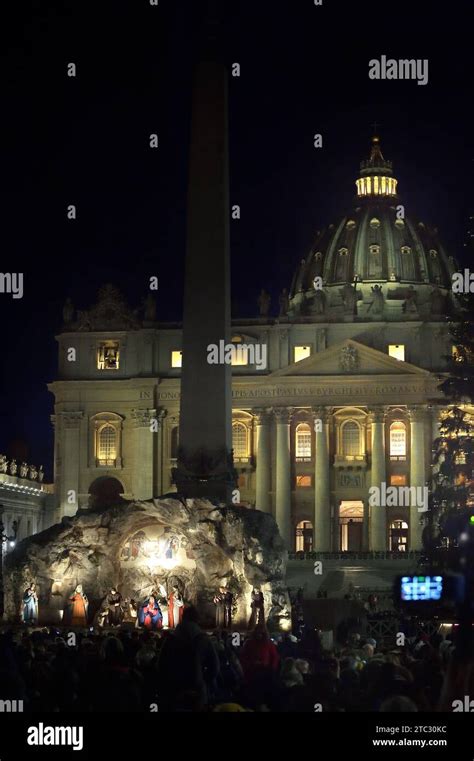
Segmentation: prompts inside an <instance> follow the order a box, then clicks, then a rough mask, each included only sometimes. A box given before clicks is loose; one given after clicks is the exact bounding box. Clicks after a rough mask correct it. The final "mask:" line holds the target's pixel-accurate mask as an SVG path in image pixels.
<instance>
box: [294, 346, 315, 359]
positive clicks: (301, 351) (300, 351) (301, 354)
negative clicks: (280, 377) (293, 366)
mask: <svg viewBox="0 0 474 761" xmlns="http://www.w3.org/2000/svg"><path fill="white" fill-rule="evenodd" d="M293 353H294V361H295V362H301V360H302V359H306V357H309V356H310V354H311V346H295V347H294V349H293Z"/></svg>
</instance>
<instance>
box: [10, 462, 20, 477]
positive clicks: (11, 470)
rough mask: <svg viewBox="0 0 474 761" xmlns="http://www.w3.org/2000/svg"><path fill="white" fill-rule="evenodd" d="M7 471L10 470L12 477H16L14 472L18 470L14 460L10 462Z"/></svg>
mask: <svg viewBox="0 0 474 761" xmlns="http://www.w3.org/2000/svg"><path fill="white" fill-rule="evenodd" d="M9 470H10V474H11V475H12V476H15V475H16V472H17V470H18V465H17V464H16V460H15V459H13V460H11V462H10V467H9Z"/></svg>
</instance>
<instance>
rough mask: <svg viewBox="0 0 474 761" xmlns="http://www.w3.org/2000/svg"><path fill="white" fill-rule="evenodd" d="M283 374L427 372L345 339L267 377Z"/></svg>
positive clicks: (413, 373) (427, 373) (412, 373)
mask: <svg viewBox="0 0 474 761" xmlns="http://www.w3.org/2000/svg"><path fill="white" fill-rule="evenodd" d="M285 375H291V376H295V375H418V376H419V375H422V376H429V375H430V373H429V371H428V370H424V369H422V368H421V367H417V366H416V365H412V364H410V362H402V361H400V360H398V359H394V358H393V357H390V356H389V355H388V354H384V353H383V352H381V351H379V350H378V349H372V348H371V347H370V346H364V344H361V343H358V342H357V341H353V340H352V339H351V338H347V339H346V340H345V341H342V342H341V343H339V344H336V345H335V346H331V347H330V348H329V349H324V351H320V352H318V353H317V354H312V355H311V356H310V357H307V358H306V359H302V360H300V361H299V362H293V364H291V365H289V366H288V367H284V368H282V369H281V370H276V371H275V372H274V373H272V374H271V376H270V377H281V376H285Z"/></svg>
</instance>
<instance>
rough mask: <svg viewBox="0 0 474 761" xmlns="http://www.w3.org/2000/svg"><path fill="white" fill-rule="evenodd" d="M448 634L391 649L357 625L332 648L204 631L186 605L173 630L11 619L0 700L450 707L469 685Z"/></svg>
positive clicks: (75, 706)
mask: <svg viewBox="0 0 474 761" xmlns="http://www.w3.org/2000/svg"><path fill="white" fill-rule="evenodd" d="M473 677H474V669H473V668H472V662H471V663H469V664H466V663H462V659H460V658H456V652H455V647H454V645H453V643H452V641H451V640H450V639H449V638H448V639H443V638H442V637H440V636H439V635H434V636H432V637H431V638H430V637H428V636H427V635H426V634H422V633H419V634H416V633H415V634H413V636H411V637H410V638H409V640H407V642H406V644H405V646H404V647H398V648H395V649H387V648H382V647H379V646H378V643H377V642H375V640H373V639H370V638H364V637H363V636H361V635H360V634H359V633H357V632H348V634H347V637H346V641H345V642H344V643H343V644H341V645H340V646H338V647H335V648H333V649H331V650H330V651H328V650H325V649H324V648H323V646H322V641H321V637H320V635H319V633H318V632H317V631H316V630H315V629H310V628H306V629H305V628H304V627H303V629H302V631H301V632H300V636H298V637H297V636H295V635H293V634H290V633H285V634H279V635H275V636H273V637H271V636H270V634H269V633H268V631H267V629H266V627H265V624H264V623H258V624H257V625H256V626H255V628H254V629H253V631H250V632H248V634H247V635H245V637H244V636H243V635H240V634H236V633H232V632H228V631H226V630H223V629H221V630H216V631H215V632H213V633H211V634H208V633H206V632H205V631H204V630H203V629H202V627H201V626H200V623H199V615H198V612H197V610H196V609H195V608H194V607H192V606H189V607H186V609H185V610H184V613H183V618H182V621H181V623H180V624H179V625H178V626H177V628H176V629H175V630H172V631H171V630H170V631H160V632H155V631H147V630H138V629H135V628H126V627H123V628H120V629H118V630H114V631H109V632H106V631H99V630H94V631H83V632H76V633H74V634H73V636H72V637H71V632H70V631H69V632H68V631H67V630H64V631H60V630H57V629H50V628H28V627H24V628H23V629H18V628H16V629H5V630H4V631H3V632H2V634H1V635H0V699H1V700H23V701H24V710H25V711H60V712H82V711H84V712H89V711H93V712H103V711H107V712H117V711H119V712H120V711H124V712H129V711H138V712H140V711H153V710H158V711H160V712H163V711H181V712H183V711H185V712H190V711H191V712H194V711H271V712H311V713H313V712H320V711H322V712H325V711H331V712H338V711H346V712H356V711H359V712H360V711H382V712H384V711H400V712H415V711H436V710H446V711H451V710H453V709H452V703H453V700H454V699H455V698H457V697H459V696H461V697H462V696H464V695H469V694H473V695H474V689H472V688H474V683H473V684H472V687H471V692H469V686H470V685H469V681H470V680H472V681H473V682H474V679H473Z"/></svg>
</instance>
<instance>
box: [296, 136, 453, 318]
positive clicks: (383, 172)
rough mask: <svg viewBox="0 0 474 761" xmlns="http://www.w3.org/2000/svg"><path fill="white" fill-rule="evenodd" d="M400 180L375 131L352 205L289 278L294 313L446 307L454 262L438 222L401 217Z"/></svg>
mask: <svg viewBox="0 0 474 761" xmlns="http://www.w3.org/2000/svg"><path fill="white" fill-rule="evenodd" d="M397 183H398V181H397V179H396V178H395V177H394V176H393V169H392V164H391V162H390V161H386V160H385V159H384V157H383V155H382V151H381V147H380V140H379V138H378V137H377V136H375V137H373V138H372V147H371V153H370V158H369V159H368V160H367V161H362V162H361V165H360V175H359V177H358V179H357V180H356V190H357V195H356V197H355V202H354V208H353V210H352V211H351V212H350V213H349V214H347V215H346V216H344V217H343V218H342V219H341V220H340V222H338V224H336V225H334V224H332V225H329V227H328V228H326V229H324V230H323V231H322V232H318V233H317V236H316V240H315V242H314V245H313V247H312V248H311V250H310V252H309V254H308V256H307V257H306V258H305V259H303V260H302V261H301V263H300V265H299V267H298V269H297V271H296V273H295V275H294V277H293V282H292V285H291V289H290V314H291V315H292V316H297V315H301V316H304V315H308V316H312V317H319V318H321V320H324V319H326V320H328V319H329V320H337V319H339V318H340V317H342V316H343V319H347V318H348V316H349V317H351V318H354V319H362V320H366V319H373V318H374V317H375V318H377V319H384V320H387V319H388V320H391V319H393V320H397V319H407V318H408V319H410V318H413V319H414V318H423V317H424V318H425V319H426V318H428V317H429V316H430V315H433V314H444V313H446V311H448V310H449V309H450V308H451V306H452V291H451V275H452V273H453V272H454V271H455V270H456V263H455V261H454V259H453V257H448V256H447V254H446V252H445V250H444V248H443V246H442V244H441V243H440V241H439V239H438V235H437V230H436V228H430V227H428V226H427V225H424V224H423V223H422V222H419V223H414V222H413V221H411V220H410V219H409V218H408V217H407V216H406V215H405V207H404V206H403V205H402V202H401V201H400V199H399V198H398V195H397ZM321 286H322V288H321ZM350 289H352V291H353V293H354V294H356V296H354V295H351V291H350ZM374 302H375V304H374Z"/></svg>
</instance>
